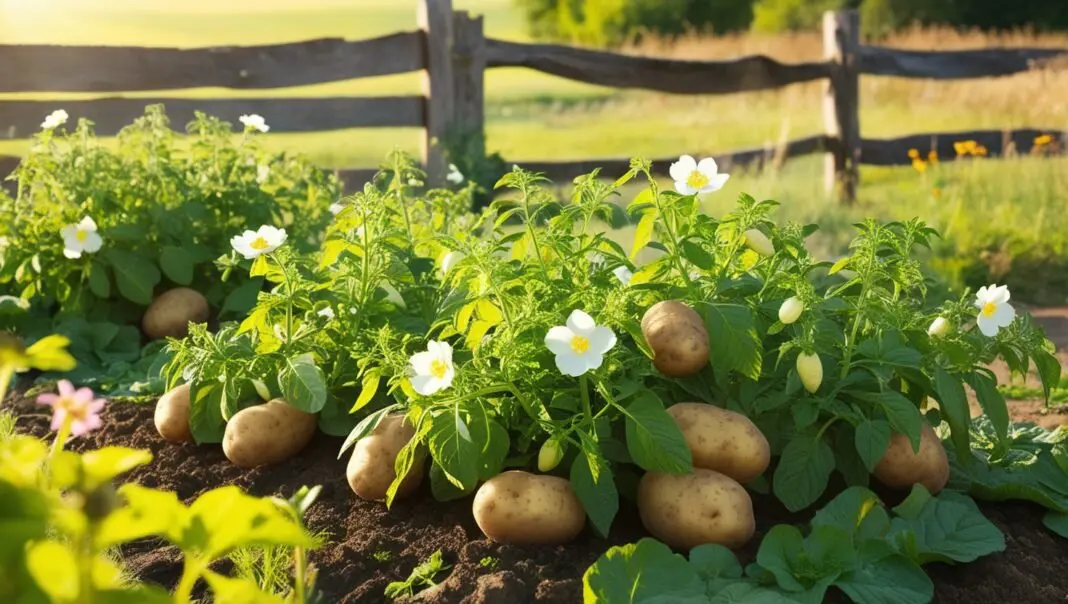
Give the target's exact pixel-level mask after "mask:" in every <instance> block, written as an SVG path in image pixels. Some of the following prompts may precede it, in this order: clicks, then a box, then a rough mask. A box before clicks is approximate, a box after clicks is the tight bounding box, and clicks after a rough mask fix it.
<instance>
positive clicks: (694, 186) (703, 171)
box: [668, 155, 730, 195]
mask: <svg viewBox="0 0 1068 604" xmlns="http://www.w3.org/2000/svg"><path fill="white" fill-rule="evenodd" d="M668 173H669V174H670V175H671V179H672V180H674V181H675V190H676V191H678V192H679V193H682V194H683V195H694V194H698V195H700V194H703V193H713V192H715V191H718V190H720V189H722V188H723V185H725V184H726V183H727V179H728V178H730V175H729V174H722V173H720V171H719V166H717V165H716V160H714V159H712V158H711V157H706V158H704V159H702V160H701V161H700V162H698V161H697V160H695V159H694V158H693V157H691V156H689V155H683V156H682V157H680V158H679V160H678V161H677V162H675V163H673V164H671V168H669V169H668Z"/></svg>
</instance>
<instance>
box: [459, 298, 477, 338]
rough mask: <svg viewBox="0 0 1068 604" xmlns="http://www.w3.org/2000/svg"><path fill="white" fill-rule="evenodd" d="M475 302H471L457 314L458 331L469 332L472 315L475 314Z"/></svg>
mask: <svg viewBox="0 0 1068 604" xmlns="http://www.w3.org/2000/svg"><path fill="white" fill-rule="evenodd" d="M475 306H476V303H475V302H469V303H467V304H465V305H464V307H463V308H461V309H460V312H458V313H456V331H458V332H460V333H464V332H466V331H467V325H468V324H469V323H470V322H471V315H472V314H474V312H475Z"/></svg>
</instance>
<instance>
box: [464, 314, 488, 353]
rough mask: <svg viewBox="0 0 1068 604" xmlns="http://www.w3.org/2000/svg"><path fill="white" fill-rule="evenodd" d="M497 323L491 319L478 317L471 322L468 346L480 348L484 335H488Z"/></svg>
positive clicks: (472, 348) (475, 348)
mask: <svg viewBox="0 0 1068 604" xmlns="http://www.w3.org/2000/svg"><path fill="white" fill-rule="evenodd" d="M494 325H495V324H494V323H490V322H489V321H483V320H481V319H477V320H475V321H473V322H472V323H471V330H470V331H468V332H467V347H468V348H470V349H471V350H478V347H479V346H481V345H482V337H483V336H485V335H486V332H488V331H489V330H490V329H492V328H493V326H494Z"/></svg>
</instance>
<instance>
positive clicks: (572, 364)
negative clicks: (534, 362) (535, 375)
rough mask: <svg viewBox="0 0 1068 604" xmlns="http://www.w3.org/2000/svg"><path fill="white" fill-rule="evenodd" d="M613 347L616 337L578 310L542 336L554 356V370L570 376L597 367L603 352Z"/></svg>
mask: <svg viewBox="0 0 1068 604" xmlns="http://www.w3.org/2000/svg"><path fill="white" fill-rule="evenodd" d="M615 345H616V334H614V333H612V330H611V329H609V328H607V327H605V326H603V325H597V323H596V322H595V321H594V320H593V317H591V316H590V315H588V314H586V313H584V312H582V311H581V310H575V311H572V312H571V316H569V317H568V318H567V324H566V325H558V326H556V327H553V328H552V329H550V330H549V333H547V334H545V346H546V347H548V349H549V350H551V351H552V353H553V354H555V355H556V367H557V368H558V369H559V370H560V372H561V373H563V374H564V375H570V376H573V377H578V376H580V375H583V374H585V373H586V372H587V371H589V370H591V369H597V368H598V367H600V366H601V363H602V362H603V361H604V355H605V353H606V352H608V351H609V350H611V349H612V347H613V346H615Z"/></svg>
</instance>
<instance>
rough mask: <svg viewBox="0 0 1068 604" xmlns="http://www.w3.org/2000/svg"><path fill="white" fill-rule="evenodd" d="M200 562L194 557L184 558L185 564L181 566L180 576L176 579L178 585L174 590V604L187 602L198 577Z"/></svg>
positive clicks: (185, 603) (187, 603)
mask: <svg viewBox="0 0 1068 604" xmlns="http://www.w3.org/2000/svg"><path fill="white" fill-rule="evenodd" d="M200 568H201V563H200V561H199V560H197V559H196V558H189V557H187V558H186V559H185V566H184V567H183V568H182V578H181V579H180V580H179V581H178V587H176V588H175V590H174V602H175V604H189V598H190V597H191V596H192V594H193V586H194V585H196V582H197V579H198V578H199V577H200Z"/></svg>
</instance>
